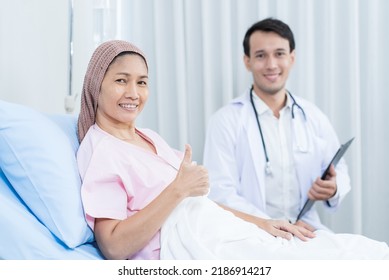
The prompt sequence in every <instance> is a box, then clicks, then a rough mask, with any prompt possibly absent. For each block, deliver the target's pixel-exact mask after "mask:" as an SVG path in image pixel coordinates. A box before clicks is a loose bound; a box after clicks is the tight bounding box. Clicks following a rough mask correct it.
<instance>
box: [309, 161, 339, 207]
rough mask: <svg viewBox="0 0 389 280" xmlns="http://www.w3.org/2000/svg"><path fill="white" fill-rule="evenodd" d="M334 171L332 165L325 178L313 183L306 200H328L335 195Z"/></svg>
mask: <svg viewBox="0 0 389 280" xmlns="http://www.w3.org/2000/svg"><path fill="white" fill-rule="evenodd" d="M336 190H337V186H336V171H335V167H334V165H333V164H331V167H330V169H329V172H328V174H327V177H326V178H325V180H322V179H321V178H320V177H318V178H317V179H316V181H315V182H313V184H312V187H311V188H310V189H309V191H308V198H309V199H311V200H328V199H330V198H331V197H333V196H334V195H335V193H336Z"/></svg>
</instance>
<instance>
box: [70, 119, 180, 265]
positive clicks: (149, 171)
mask: <svg viewBox="0 0 389 280" xmlns="http://www.w3.org/2000/svg"><path fill="white" fill-rule="evenodd" d="M138 132H139V133H141V134H142V135H143V136H145V137H146V138H147V139H149V140H150V141H151V142H152V143H153V144H154V146H155V148H156V151H157V155H156V154H154V153H152V152H149V151H146V150H144V149H142V148H139V147H137V146H135V145H132V144H130V143H127V142H125V141H122V140H120V139H118V138H116V137H114V136H112V135H110V134H109V133H107V132H105V131H103V130H102V129H100V128H99V127H98V126H97V125H96V124H95V125H93V126H92V127H91V128H90V129H89V130H88V133H87V134H86V136H85V138H84V140H83V141H82V143H81V145H80V148H79V150H78V152H77V161H78V166H79V170H80V175H81V178H82V181H83V183H82V188H81V196H82V201H83V206H84V211H85V216H86V219H87V222H88V224H89V226H90V227H91V228H92V229H93V228H94V220H95V218H109V219H117V220H124V219H126V218H127V217H129V216H131V215H133V214H135V213H136V212H138V211H139V210H141V209H143V208H144V207H145V206H146V205H147V204H149V203H150V202H151V201H152V200H153V199H154V198H156V197H157V196H158V195H159V194H160V193H161V191H162V190H163V189H165V188H166V187H167V186H168V185H169V184H170V183H171V182H172V181H173V180H174V179H175V177H176V174H177V170H178V169H179V167H180V164H181V160H182V159H181V158H182V153H180V152H178V151H176V150H173V149H172V148H171V147H169V145H168V144H167V143H166V142H165V141H164V140H163V139H162V138H161V137H160V136H159V135H158V134H157V133H155V132H153V131H152V130H149V129H142V130H138ZM159 252H160V233H159V232H158V233H157V234H156V235H155V236H154V237H153V238H152V239H151V241H150V242H149V243H148V244H147V245H146V246H145V247H144V248H143V249H142V250H140V251H139V252H138V253H137V254H135V255H134V256H132V257H131V259H159Z"/></svg>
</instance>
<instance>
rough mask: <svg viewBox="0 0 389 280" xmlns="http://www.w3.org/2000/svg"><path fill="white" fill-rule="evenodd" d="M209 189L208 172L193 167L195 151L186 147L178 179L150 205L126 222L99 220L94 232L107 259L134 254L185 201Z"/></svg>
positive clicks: (200, 167) (199, 167) (123, 257)
mask: <svg viewBox="0 0 389 280" xmlns="http://www.w3.org/2000/svg"><path fill="white" fill-rule="evenodd" d="M208 190H209V184H208V172H207V170H206V169H205V168H204V167H203V166H197V165H194V164H192V150H191V148H190V146H189V145H187V146H186V149H185V155H184V159H183V161H182V163H181V166H180V169H179V170H178V173H177V176H176V178H175V179H174V181H173V182H172V183H171V184H170V185H168V186H167V187H166V189H165V190H163V191H162V192H161V194H160V195H159V196H158V197H156V198H155V199H154V200H153V201H152V202H151V203H150V204H149V205H147V206H146V207H145V208H143V209H142V210H141V211H139V212H137V213H136V214H134V215H132V216H130V217H128V218H127V219H125V220H112V219H96V221H95V227H94V232H95V236H96V241H97V243H98V245H99V248H100V250H101V251H102V253H103V254H104V256H105V257H106V258H108V259H125V258H127V257H128V256H131V255H134V254H135V253H136V252H138V251H139V250H140V249H142V248H143V247H144V246H146V244H147V243H148V242H149V241H150V240H151V238H152V237H153V236H154V235H155V234H156V233H157V232H158V231H159V230H160V229H161V227H162V225H163V223H164V222H165V220H166V219H167V217H168V216H169V215H170V213H171V212H172V211H173V209H174V208H175V207H176V206H177V205H178V204H179V203H180V202H181V201H182V200H183V199H184V198H186V197H190V196H201V195H205V194H206V193H207V192H208Z"/></svg>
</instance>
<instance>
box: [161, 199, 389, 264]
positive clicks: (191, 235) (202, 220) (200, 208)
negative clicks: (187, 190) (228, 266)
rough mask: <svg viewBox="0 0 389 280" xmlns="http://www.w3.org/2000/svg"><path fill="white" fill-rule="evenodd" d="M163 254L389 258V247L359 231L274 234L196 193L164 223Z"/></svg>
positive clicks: (182, 256)
mask: <svg viewBox="0 0 389 280" xmlns="http://www.w3.org/2000/svg"><path fill="white" fill-rule="evenodd" d="M161 259H178V260H190V259H196V260H211V259H217V260H221V259H283V260H285V259H389V248H388V246H387V245H386V243H384V242H378V241H375V240H372V239H368V238H366V237H364V236H361V235H356V234H334V233H330V232H327V231H316V237H315V238H313V239H311V240H309V241H306V242H304V241H301V240H299V239H298V238H293V239H292V240H290V241H288V240H286V239H283V238H275V237H273V236H272V235H270V234H268V233H267V232H265V231H263V230H261V229H260V228H258V227H257V226H255V225H254V224H251V223H248V222H245V221H243V220H241V219H239V218H237V217H235V216H234V215H233V214H232V213H230V212H228V211H225V210H224V209H222V208H221V207H219V206H218V205H217V204H216V203H214V202H212V201H211V200H209V199H208V198H206V197H194V198H187V199H185V200H184V201H182V202H181V203H180V204H179V205H178V206H177V208H176V209H175V210H174V211H173V212H172V214H171V215H170V217H169V218H168V219H167V221H166V222H165V224H164V225H163V227H162V230H161Z"/></svg>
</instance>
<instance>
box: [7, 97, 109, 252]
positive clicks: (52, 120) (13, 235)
mask: <svg viewBox="0 0 389 280" xmlns="http://www.w3.org/2000/svg"><path fill="white" fill-rule="evenodd" d="M76 123H77V119H76V117H75V116H72V115H65V114H63V115H48V114H43V113H41V112H38V111H36V110H34V109H32V108H29V107H27V106H23V105H19V104H14V103H9V102H4V101H1V100H0V259H11V260H19V259H29V260H32V259H44V260H47V259H76V260H82V259H96V260H99V259H103V256H102V254H101V252H100V251H99V250H98V248H97V246H96V243H95V241H94V236H93V233H92V231H91V229H90V228H89V227H88V225H87V223H86V222H85V219H84V214H83V209H82V204H81V198H80V185H81V181H80V178H79V174H78V169H77V163H76V157H75V154H76V150H77V148H78V140H77V135H76Z"/></svg>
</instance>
